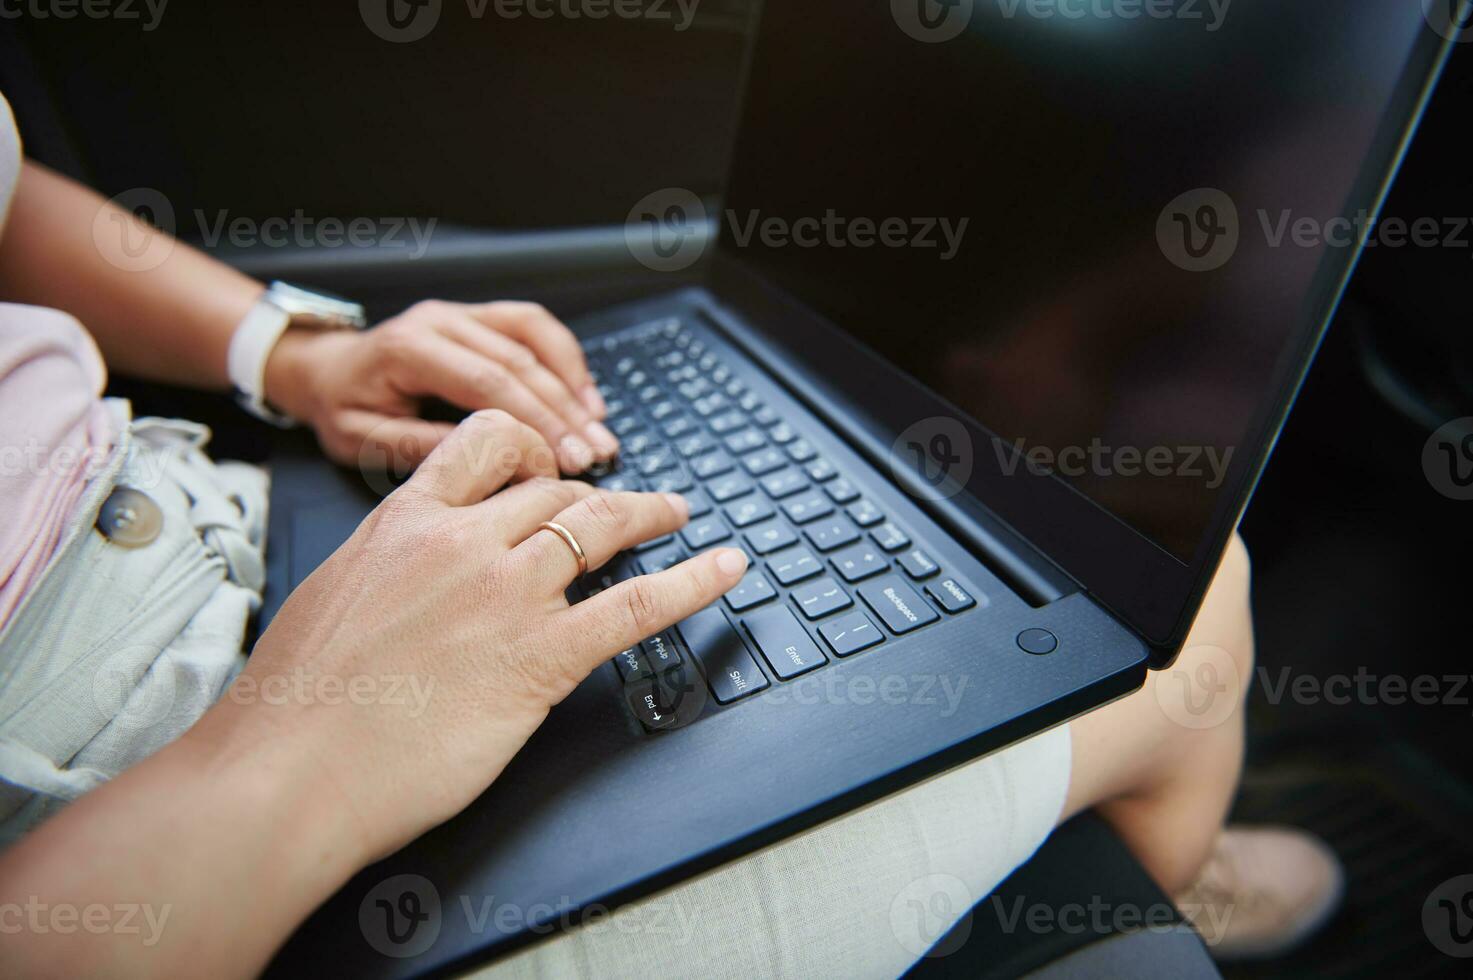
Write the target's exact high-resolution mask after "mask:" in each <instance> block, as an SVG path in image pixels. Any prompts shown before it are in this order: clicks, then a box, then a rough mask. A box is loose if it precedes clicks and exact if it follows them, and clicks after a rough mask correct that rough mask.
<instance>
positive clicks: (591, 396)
mask: <svg viewBox="0 0 1473 980" xmlns="http://www.w3.org/2000/svg"><path fill="white" fill-rule="evenodd" d="M579 395H580V396H581V397H582V399H583V404H584V405H586V406H588V410H589V411H590V412H592V413H593V414H594V415H597V416H598V417H599V418H603V417H604V416H605V415H608V414H609V406H607V405H605V404H604V396H603V395H602V394H600V393H599V390H598V385H595V384H589V385H584V386H583V390H582V391H581V392H579Z"/></svg>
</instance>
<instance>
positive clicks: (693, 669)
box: [579, 319, 985, 731]
mask: <svg viewBox="0 0 1473 980" xmlns="http://www.w3.org/2000/svg"><path fill="white" fill-rule="evenodd" d="M587 348H588V358H589V366H590V368H591V369H592V370H593V373H594V376H595V378H597V380H598V382H599V387H600V389H601V391H602V393H603V395H604V398H605V400H606V401H607V402H608V407H609V416H608V420H607V424H608V426H609V428H610V429H612V430H613V431H614V433H615V434H617V435H618V436H619V438H620V440H621V442H622V445H623V451H622V453H621V455H620V458H619V460H618V461H617V462H616V463H615V464H614V465H613V466H612V467H609V468H606V469H604V470H601V471H598V472H596V473H594V474H593V475H592V476H591V479H592V480H593V482H594V483H595V484H596V485H598V486H600V487H602V488H604V489H606V490H611V491H618V490H648V491H656V492H667V493H669V492H673V493H679V494H682V495H684V496H685V497H686V499H687V500H689V501H690V508H691V517H690V523H689V524H687V525H686V526H685V527H684V528H682V529H681V530H680V532H679V533H678V534H674V535H669V536H667V537H664V538H660V539H658V540H655V541H649V542H646V543H645V544H642V545H640V546H639V547H638V548H636V549H634V550H633V552H629V553H625V554H623V555H620V556H618V557H616V558H615V559H614V560H613V561H611V562H609V563H608V564H607V565H606V566H604V567H603V568H601V569H599V570H597V571H595V572H592V573H590V574H589V575H588V576H585V578H584V579H583V580H582V581H581V582H580V583H579V589H580V591H581V592H582V593H583V595H584V596H592V595H596V594H597V593H599V592H601V591H602V590H604V589H606V588H609V587H610V586H612V585H614V584H616V583H617V582H619V581H621V580H623V579H626V578H630V577H632V576H634V575H638V574H640V573H646V574H647V573H653V572H658V571H661V570H663V569H666V568H669V567H670V566H672V565H674V564H676V563H678V562H680V561H683V560H685V559H686V558H688V557H690V556H691V555H694V554H697V553H699V552H701V551H704V550H705V549H707V548H711V547H715V546H717V545H722V546H728V547H739V548H742V549H743V550H745V551H746V552H747V555H748V557H749V558H750V559H751V567H750V568H749V570H748V571H747V574H746V575H745V576H744V577H743V579H742V580H741V582H740V583H738V585H737V586H736V587H735V588H733V589H732V590H731V591H730V592H728V593H727V594H726V595H725V597H724V598H723V599H722V600H721V601H720V602H718V603H716V604H715V605H712V606H710V607H708V608H706V609H704V610H702V611H701V612H699V613H696V614H695V615H694V616H691V617H690V618H688V619H686V620H684V621H682V622H681V623H679V624H678V625H677V626H676V627H675V628H674V629H672V630H669V631H666V632H664V633H661V634H658V635H656V636H652V637H650V638H649V639H647V640H645V641H644V642H643V643H641V644H640V645H639V646H637V647H631V648H630V649H628V650H625V651H623V652H622V653H620V654H619V655H618V656H616V657H615V658H614V666H615V668H616V669H617V670H618V672H619V676H620V679H621V680H622V682H623V691H624V701H625V703H626V704H627V705H628V707H629V709H630V710H631V711H632V712H633V713H634V715H635V717H636V718H637V719H638V720H639V722H640V724H642V725H643V726H644V727H645V728H646V729H647V730H650V731H658V730H663V729H669V728H675V727H679V726H680V725H682V724H685V723H687V722H689V721H691V720H693V719H694V718H695V717H696V716H698V715H699V714H700V713H701V712H702V711H703V710H704V709H705V707H706V704H707V701H708V697H709V699H714V701H715V702H716V703H717V704H719V705H730V704H734V703H737V702H739V701H741V700H743V699H744V698H748V697H751V696H752V695H754V694H757V693H758V692H760V691H763V690H766V689H768V688H770V687H771V686H772V685H773V684H781V683H783V682H785V681H790V680H793V679H794V678H797V677H799V676H801V675H804V674H807V673H808V672H810V671H813V670H818V669H821V668H822V667H824V666H825V665H826V664H829V663H831V662H832V661H833V659H834V658H842V657H851V656H854V655H856V654H858V653H861V652H862V651H868V650H875V649H876V648H883V645H884V644H885V643H886V642H887V641H891V640H893V639H895V638H897V637H900V636H904V635H908V634H911V633H913V632H914V631H916V630H920V629H924V628H925V627H927V626H931V625H933V624H935V623H938V622H942V621H944V620H946V619H947V618H949V617H952V616H955V615H959V614H963V613H965V612H966V611H967V610H969V609H973V608H975V607H977V606H978V605H979V601H978V598H977V597H978V593H977V592H976V590H975V589H973V588H972V587H971V586H969V585H967V584H965V583H964V582H963V581H962V580H961V579H959V578H957V577H955V576H952V575H948V574H947V571H946V569H944V568H942V567H941V565H940V564H939V563H938V561H937V559H936V558H935V557H934V556H935V554H936V552H934V551H933V550H931V549H929V548H927V546H926V545H925V543H924V542H921V541H916V540H914V539H913V536H912V534H911V533H910V532H909V531H907V530H906V529H905V528H904V527H902V526H901V525H900V524H899V523H897V522H896V521H894V520H892V519H891V516H890V515H889V514H887V513H886V512H885V510H884V508H882V507H880V506H878V505H877V504H876V503H875V502H874V501H872V500H871V499H870V498H869V497H868V496H867V495H866V493H865V486H864V479H863V478H861V477H859V476H858V475H856V474H854V473H846V472H843V471H841V470H840V468H839V467H838V466H837V465H836V464H835V463H834V462H832V461H830V460H828V459H825V458H824V457H823V456H822V455H821V454H820V453H819V452H818V451H817V450H816V449H815V448H814V446H813V445H812V444H811V443H810V442H809V440H808V439H807V438H805V436H804V432H803V431H802V429H803V426H804V425H805V424H812V420H810V419H803V420H797V419H790V418H784V417H782V415H781V414H780V412H779V411H778V410H777V409H775V408H774V407H772V406H770V405H767V404H765V403H764V402H763V400H762V399H761V398H760V397H759V396H758V395H757V394H756V393H755V392H753V391H752V390H751V389H750V388H749V386H748V384H747V383H746V382H745V381H744V380H743V379H742V377H741V376H740V374H739V371H738V366H739V364H740V362H739V361H735V359H733V360H734V363H731V364H728V363H726V361H725V359H724V358H723V357H722V356H720V355H719V354H718V353H717V352H716V351H715V350H714V349H713V348H712V345H709V344H707V343H706V342H704V341H703V340H702V339H700V337H699V336H698V335H697V334H696V333H695V332H694V331H692V330H690V329H689V328H687V327H686V326H685V325H683V324H682V323H681V322H680V321H679V320H674V319H672V320H664V321H660V322H657V323H653V324H647V325H644V326H640V327H635V328H632V329H630V330H627V331H623V332H621V333H618V334H615V335H612V336H605V337H599V338H595V339H594V340H593V341H590V342H589V344H588V345H587ZM983 604H985V599H984V600H983ZM677 638H678V640H677Z"/></svg>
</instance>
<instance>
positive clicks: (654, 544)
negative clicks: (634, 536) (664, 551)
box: [634, 534, 675, 552]
mask: <svg viewBox="0 0 1473 980" xmlns="http://www.w3.org/2000/svg"><path fill="white" fill-rule="evenodd" d="M674 540H675V536H674V535H672V534H666V535H664V536H662V537H658V538H652V539H651V540H649V541H641V542H640V543H639V544H637V545H635V546H634V550H635V551H636V552H640V551H649V550H650V549H651V548H658V547H660V546H662V545H667V544H669V543H670V542H671V541H674Z"/></svg>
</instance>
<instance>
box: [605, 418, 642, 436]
mask: <svg viewBox="0 0 1473 980" xmlns="http://www.w3.org/2000/svg"><path fill="white" fill-rule="evenodd" d="M641 428H642V425H641V423H640V421H639V416H638V415H625V416H623V417H621V418H617V419H613V420H612V421H610V422H609V431H610V432H612V433H613V434H614V435H616V436H618V437H619V438H620V439H626V438H628V437H629V436H632V435H634V434H635V433H637V432H639V431H640V429H641Z"/></svg>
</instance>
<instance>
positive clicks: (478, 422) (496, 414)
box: [462, 408, 521, 432]
mask: <svg viewBox="0 0 1473 980" xmlns="http://www.w3.org/2000/svg"><path fill="white" fill-rule="evenodd" d="M462 424H463V425H468V426H474V427H476V428H480V429H484V430H486V431H488V432H503V431H506V432H510V431H512V430H514V429H515V428H516V427H517V426H519V425H521V423H520V422H518V421H517V420H516V418H514V417H513V416H512V415H511V413H510V412H507V411H505V410H504V409H500V408H483V409H481V410H480V411H477V412H472V413H471V414H469V415H467V416H466V417H465V421H464V422H463V423H462Z"/></svg>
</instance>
